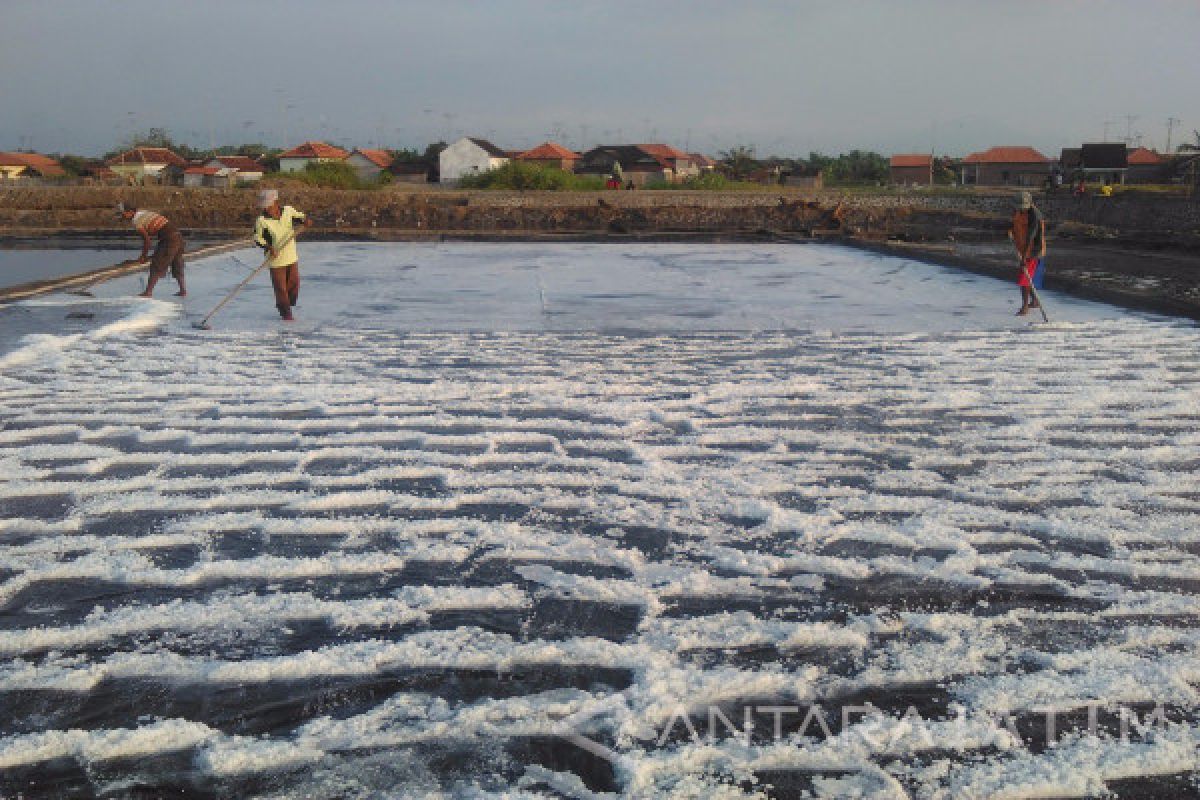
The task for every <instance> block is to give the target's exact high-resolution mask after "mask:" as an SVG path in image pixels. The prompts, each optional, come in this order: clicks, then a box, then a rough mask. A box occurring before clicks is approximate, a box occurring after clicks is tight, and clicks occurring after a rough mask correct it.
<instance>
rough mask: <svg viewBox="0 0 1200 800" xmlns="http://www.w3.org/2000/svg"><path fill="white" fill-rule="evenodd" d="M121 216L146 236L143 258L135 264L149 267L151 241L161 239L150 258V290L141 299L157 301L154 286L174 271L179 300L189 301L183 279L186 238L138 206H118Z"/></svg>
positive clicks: (153, 212) (147, 286)
mask: <svg viewBox="0 0 1200 800" xmlns="http://www.w3.org/2000/svg"><path fill="white" fill-rule="evenodd" d="M117 214H118V215H119V216H121V217H123V218H124V219H126V220H128V221H130V222H132V223H133V227H134V230H136V231H137V232H138V233H140V234H141V235H142V254H141V255H140V256H138V257H137V259H135V260H132V261H130V263H133V264H145V263H146V254H147V253H149V252H150V237H151V236H152V235H153V236H157V237H158V244H157V245H155V247H154V255H153V256H152V257H151V258H150V273H149V274H148V275H147V276H146V288H145V289H144V290H143V291H142V292H141V294H139V295H138V297H153V296H154V285H155V284H156V283H158V282H159V281H160V280H162V278H163V277H165V276H166V274H167V270H168V269H170V270H171V276H172V277H174V278H175V282H176V283H178V284H179V291H178V292H176V293H175V296H176V297H187V283H186V282H185V280H184V277H183V248H184V241H183V234H181V233H180V232H179V229H178V228H176V227H175V226H174V225H172V224H171V220H169V219H167V218H166V217H164V216H163V215H162V214H159V213H158V212H157V211H148V210H146V209H144V208H137V207H136V206H128V207H126V205H125V204H124V203H117Z"/></svg>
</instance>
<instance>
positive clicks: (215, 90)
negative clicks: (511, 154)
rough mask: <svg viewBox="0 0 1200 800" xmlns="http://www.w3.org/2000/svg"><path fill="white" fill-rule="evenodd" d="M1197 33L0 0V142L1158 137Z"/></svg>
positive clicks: (1184, 81)
mask: <svg viewBox="0 0 1200 800" xmlns="http://www.w3.org/2000/svg"><path fill="white" fill-rule="evenodd" d="M1197 34H1200V2H1197V0H1003V1H1001V0H790V2H789V1H788V0H778V1H776V0H727V1H725V2H719V1H718V0H629V1H628V2H627V1H626V0H494V1H492V2H481V1H477V2H467V1H466V0H436V1H434V2H418V1H416V0H414V1H413V2H385V1H384V0H375V1H374V2H369V1H368V0H336V1H335V0H281V1H279V2H276V0H202V1H200V0H196V1H195V2H193V1H192V0H113V2H98V1H97V0H0V149H16V148H18V147H31V148H34V149H38V150H43V151H55V152H63V151H69V152H78V153H83V154H99V153H101V152H104V151H106V150H109V149H112V148H113V147H114V146H115V145H116V144H117V143H118V142H120V141H122V140H124V139H126V138H128V136H129V135H130V134H131V133H132V132H133V131H135V130H145V129H147V128H149V127H152V126H153V127H162V128H166V129H167V130H168V131H169V132H170V133H171V134H172V136H174V137H175V138H176V139H178V140H182V141H185V142H188V143H189V144H193V145H198V146H207V145H208V143H209V142H210V140H213V141H215V142H216V143H217V144H222V143H241V142H251V141H266V142H268V143H271V144H289V145H295V144H297V143H299V142H300V141H303V140H305V139H324V140H329V141H334V142H337V143H340V144H343V145H348V146H368V145H376V146H385V147H403V146H410V147H418V148H423V147H424V146H425V144H427V143H428V142H430V141H434V140H437V139H448V138H457V137H458V136H460V135H472V136H481V137H484V138H488V139H491V140H492V141H494V142H495V143H496V144H497V145H499V146H500V147H504V148H513V149H515V148H519V147H527V146H532V145H534V144H537V143H539V142H541V141H543V140H545V139H547V138H551V137H553V138H557V139H558V140H560V141H562V142H563V143H565V144H567V145H569V146H572V147H575V148H584V147H590V146H593V145H595V144H597V143H601V142H606V143H615V142H646V141H665V142H669V143H671V144H674V145H676V146H678V147H687V148H689V149H690V150H693V151H703V152H707V153H710V154H716V153H719V152H720V151H721V150H726V149H728V148H729V147H731V146H734V145H750V146H754V147H755V148H756V149H757V152H758V154H759V155H767V154H777V155H787V156H796V155H807V154H808V152H809V151H812V150H818V151H822V152H826V153H838V152H843V151H846V150H850V149H854V148H860V149H870V150H876V151H879V152H882V153H894V152H928V151H929V150H930V149H931V148H934V147H936V150H937V152H938V153H947V154H950V155H965V154H966V153H968V152H970V151H973V150H981V149H984V148H986V147H989V146H991V145H998V144H1007V145H1014V144H1029V145H1033V146H1034V147H1037V148H1038V149H1040V150H1041V151H1042V152H1044V153H1046V154H1050V155H1053V154H1057V152H1058V151H1059V149H1060V148H1062V147H1064V146H1071V145H1077V144H1078V143H1080V142H1082V141H1102V140H1103V139H1104V136H1105V133H1106V128H1107V133H1108V138H1109V140H1110V141H1115V140H1118V139H1123V138H1124V137H1125V136H1126V134H1127V132H1132V133H1133V134H1134V135H1135V136H1136V135H1138V134H1141V135H1142V142H1143V143H1144V144H1146V145H1148V146H1153V147H1157V148H1159V149H1162V148H1163V147H1164V146H1165V144H1166V137H1167V119H1168V117H1177V118H1179V119H1180V120H1181V123H1180V124H1179V125H1178V126H1177V127H1176V129H1175V133H1174V136H1173V141H1172V145H1173V146H1174V145H1175V144H1178V143H1179V142H1180V141H1181V140H1183V139H1185V138H1186V139H1189V140H1190V139H1191V138H1192V129H1193V128H1198V127H1200V108H1198V101H1200V88H1198V86H1200V84H1198V82H1197V81H1198V77H1200V47H1198V46H1197ZM1129 115H1132V116H1133V117H1135V119H1133V120H1132V121H1130V120H1128V119H1127V116H1129ZM1106 123H1107V125H1106Z"/></svg>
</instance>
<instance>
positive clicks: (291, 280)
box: [254, 189, 309, 322]
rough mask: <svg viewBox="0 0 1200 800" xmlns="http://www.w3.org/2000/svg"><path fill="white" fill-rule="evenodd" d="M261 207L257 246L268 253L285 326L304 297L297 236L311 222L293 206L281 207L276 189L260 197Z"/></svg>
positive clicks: (277, 305)
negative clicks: (301, 287) (301, 290)
mask: <svg viewBox="0 0 1200 800" xmlns="http://www.w3.org/2000/svg"><path fill="white" fill-rule="evenodd" d="M258 207H259V209H261V210H262V213H261V214H259V216H258V219H257V220H255V222H254V243H255V244H257V245H258V246H259V247H261V248H263V249H264V250H266V251H267V256H268V258H269V261H268V263H267V266H269V267H270V268H271V269H270V272H271V286H272V287H273V288H274V289H275V307H276V308H278V309H279V316H280V317H281V318H282V319H283V320H284V321H285V322H291V321H292V320H293V319H295V317H293V316H292V307H293V306H295V305H296V301H297V300H298V299H299V297H300V264H299V257H298V256H297V255H296V236H297V235H299V233H300V232H301V231H303V230H304V229H305V228H307V227H308V225H309V220H308V217H306V216H305V215H304V214H302V213H301V212H299V211H297V210H296V209H294V208H292V207H291V206H280V205H279V192H278V191H277V190H275V189H264V190H262V191H261V192H259V193H258ZM297 225H298V226H299V227H297Z"/></svg>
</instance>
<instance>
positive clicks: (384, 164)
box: [354, 147, 393, 169]
mask: <svg viewBox="0 0 1200 800" xmlns="http://www.w3.org/2000/svg"><path fill="white" fill-rule="evenodd" d="M354 152H356V153H358V154H359V155H360V156H362V157H363V158H365V159H366V160H367V161H370V162H371V163H372V164H374V165H375V166H377V167H379V168H380V169H387V168H388V167H390V166H391V165H392V160H393V159H392V154H391V153H389V152H388V151H387V150H368V149H366V148H363V147H360V148H358V149H357V150H355V151H354Z"/></svg>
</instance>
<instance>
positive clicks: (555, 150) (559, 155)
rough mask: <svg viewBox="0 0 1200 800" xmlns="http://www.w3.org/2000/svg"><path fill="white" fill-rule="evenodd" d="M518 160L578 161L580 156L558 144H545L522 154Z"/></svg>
mask: <svg viewBox="0 0 1200 800" xmlns="http://www.w3.org/2000/svg"><path fill="white" fill-rule="evenodd" d="M517 158H520V159H527V160H531V161H536V160H550V159H567V158H574V159H577V158H579V154H578V153H576V152H573V151H571V150H568V149H567V148H565V147H563V146H562V145H561V144H559V143H558V142H544V143H543V144H539V145H538V146H537V147H535V148H533V149H532V150H526V151H525V152H524V153H521V154H520V155H519V156H517Z"/></svg>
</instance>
